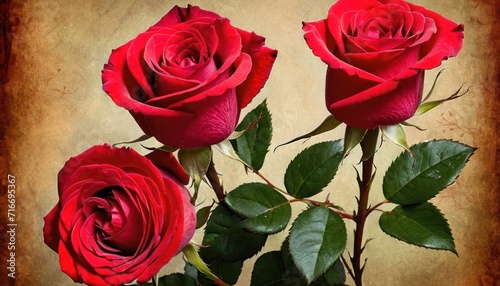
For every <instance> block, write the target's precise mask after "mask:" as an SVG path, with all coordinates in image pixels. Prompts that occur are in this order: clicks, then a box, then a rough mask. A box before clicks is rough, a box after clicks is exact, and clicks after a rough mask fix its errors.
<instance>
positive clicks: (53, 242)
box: [43, 204, 61, 252]
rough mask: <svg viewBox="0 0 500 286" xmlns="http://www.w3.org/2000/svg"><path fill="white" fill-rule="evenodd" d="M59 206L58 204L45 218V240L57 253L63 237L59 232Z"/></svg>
mask: <svg viewBox="0 0 500 286" xmlns="http://www.w3.org/2000/svg"><path fill="white" fill-rule="evenodd" d="M60 211H61V210H60V208H59V204H57V205H56V206H55V207H54V208H53V209H52V210H51V211H50V212H49V213H48V214H47V215H46V216H45V217H44V218H43V220H44V222H45V225H44V226H43V238H44V242H45V244H47V245H48V246H49V247H50V248H51V249H52V250H54V251H55V252H57V249H58V248H59V241H60V240H61V236H60V235H59V232H58V230H57V229H58V227H59V226H58V224H59V212H60Z"/></svg>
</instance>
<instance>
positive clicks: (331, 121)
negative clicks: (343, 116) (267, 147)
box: [274, 115, 342, 151]
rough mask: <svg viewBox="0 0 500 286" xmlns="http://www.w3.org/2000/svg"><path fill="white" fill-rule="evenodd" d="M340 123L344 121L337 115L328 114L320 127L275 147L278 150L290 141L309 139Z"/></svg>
mask: <svg viewBox="0 0 500 286" xmlns="http://www.w3.org/2000/svg"><path fill="white" fill-rule="evenodd" d="M340 124H342V121H339V120H337V119H335V117H333V115H328V116H327V117H326V118H325V120H323V122H321V124H320V125H319V126H318V127H316V128H315V129H314V130H313V131H311V132H309V133H306V134H304V135H302V136H299V137H297V138H295V139H292V140H290V141H288V142H286V143H283V144H280V145H278V146H276V148H274V151H276V149H278V148H279V147H281V146H285V145H288V144H290V143H293V142H296V141H299V140H302V139H309V138H311V137H313V136H316V135H319V134H322V133H325V132H328V131H330V130H333V129H335V128H337V126H339V125H340Z"/></svg>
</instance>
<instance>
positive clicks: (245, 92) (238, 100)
mask: <svg viewBox="0 0 500 286" xmlns="http://www.w3.org/2000/svg"><path fill="white" fill-rule="evenodd" d="M264 41H265V39H264V38H263V37H261V36H258V35H256V34H255V33H253V32H252V33H250V32H247V31H243V30H241V29H238V28H235V27H233V26H231V24H230V22H229V20H228V19H227V18H222V17H221V16H219V15H217V14H215V13H213V12H210V11H205V10H202V9H200V8H199V7H196V6H188V7H187V8H180V7H178V6H175V7H174V8H173V9H172V10H170V12H168V13H167V14H166V15H165V16H163V18H162V19H161V20H160V21H159V22H158V23H156V24H155V25H154V26H152V27H150V28H149V29H148V30H147V31H145V32H144V33H141V34H139V35H138V36H137V37H136V38H135V39H133V40H131V41H129V42H128V43H126V44H125V45H123V46H121V47H119V48H118V49H116V50H113V52H112V53H111V56H110V58H109V62H108V64H106V65H104V70H103V74H102V79H103V89H104V91H106V93H108V95H109V96H110V97H111V98H112V99H113V101H114V102H115V103H116V104H117V105H119V106H122V107H124V108H126V109H127V110H129V111H130V113H131V114H132V116H133V117H134V119H135V120H136V121H137V123H138V124H139V126H140V127H141V128H142V130H143V131H144V132H145V133H146V134H148V135H153V136H154V137H156V139H157V140H158V141H160V142H162V143H163V144H165V145H168V146H170V147H176V148H195V147H202V146H208V145H212V144H215V143H219V142H221V141H223V140H224V139H226V138H227V137H228V136H229V135H230V134H231V133H232V132H233V130H234V128H235V127H236V124H237V123H238V118H239V115H240V110H241V109H242V108H244V107H245V106H246V105H247V104H249V103H250V102H251V101H252V99H253V98H254V97H255V96H256V95H257V93H258V92H259V91H260V90H261V89H262V87H263V86H264V84H265V83H266V81H267V79H268V77H269V74H270V72H271V68H272V66H273V63H274V60H275V58H276V55H277V51H276V50H272V49H269V48H268V47H265V46H264Z"/></svg>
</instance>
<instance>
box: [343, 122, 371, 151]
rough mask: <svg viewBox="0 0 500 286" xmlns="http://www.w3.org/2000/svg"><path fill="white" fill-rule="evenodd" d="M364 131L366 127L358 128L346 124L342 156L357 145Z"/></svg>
mask: <svg viewBox="0 0 500 286" xmlns="http://www.w3.org/2000/svg"><path fill="white" fill-rule="evenodd" d="M366 132H367V130H366V129H359V128H354V127H351V126H349V125H346V128H345V134H344V152H343V154H342V157H343V158H345V157H347V155H349V153H350V152H351V150H352V149H354V147H356V146H358V144H359V143H360V142H361V140H363V137H364V136H365V134H366Z"/></svg>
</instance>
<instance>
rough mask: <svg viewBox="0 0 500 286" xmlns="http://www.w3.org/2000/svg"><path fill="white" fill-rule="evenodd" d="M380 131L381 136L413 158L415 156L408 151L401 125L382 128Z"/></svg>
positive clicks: (408, 147)
mask: <svg viewBox="0 0 500 286" xmlns="http://www.w3.org/2000/svg"><path fill="white" fill-rule="evenodd" d="M380 129H381V130H382V134H384V136H385V137H386V138H387V139H389V140H390V141H391V142H393V143H394V144H396V145H398V146H400V147H402V148H403V149H405V150H406V151H408V152H409V153H410V154H411V155H412V157H413V158H415V155H414V154H413V152H412V151H411V150H410V146H408V141H406V133H405V130H404V129H403V126H402V125H401V124H396V125H389V126H382V127H381V128H380Z"/></svg>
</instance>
